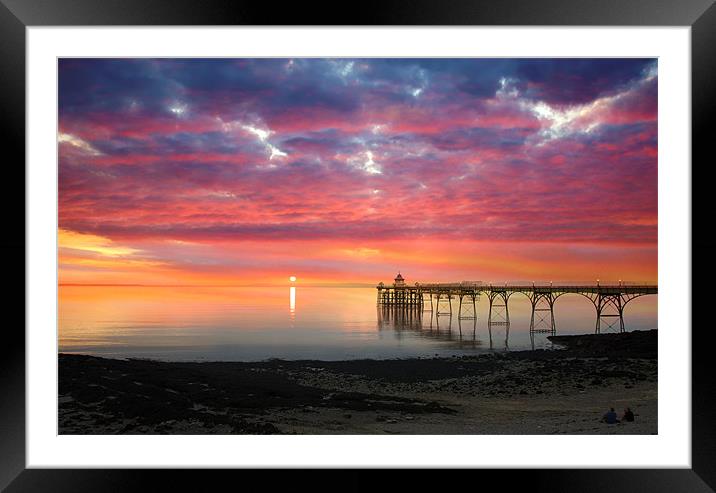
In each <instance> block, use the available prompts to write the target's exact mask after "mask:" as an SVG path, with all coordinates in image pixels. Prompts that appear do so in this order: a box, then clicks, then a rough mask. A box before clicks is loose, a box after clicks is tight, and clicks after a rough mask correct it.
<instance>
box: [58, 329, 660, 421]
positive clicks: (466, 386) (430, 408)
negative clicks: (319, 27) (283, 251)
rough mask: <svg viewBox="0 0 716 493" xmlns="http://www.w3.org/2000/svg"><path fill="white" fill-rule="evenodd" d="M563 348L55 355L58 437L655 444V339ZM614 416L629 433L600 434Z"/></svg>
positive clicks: (563, 340)
mask: <svg viewBox="0 0 716 493" xmlns="http://www.w3.org/2000/svg"><path fill="white" fill-rule="evenodd" d="M552 341H553V342H555V343H557V344H560V345H561V346H563V349H559V350H537V351H519V352H501V353H489V354H483V355H479V356H469V357H454V358H434V359H400V360H352V361H284V360H269V361H264V362H256V363H248V362H246V363H240V362H206V363H173V362H158V361H148V360H115V359H103V358H97V357H92V356H84V355H70V354H60V355H59V433H60V434H247V433H248V434H276V433H283V434H296V433H298V434H656V433H657V432H658V426H657V331H656V330H651V331H635V332H630V333H625V334H604V335H583V336H555V337H553V338H552ZM609 407H614V408H615V409H616V411H617V413H618V414H619V415H620V416H621V414H622V412H623V410H624V408H625V407H630V408H631V409H632V410H633V411H634V412H635V413H636V419H635V421H634V422H629V423H619V424H615V425H608V424H605V423H602V422H601V417H602V415H603V414H604V413H605V412H606V411H607V410H608V408H609Z"/></svg>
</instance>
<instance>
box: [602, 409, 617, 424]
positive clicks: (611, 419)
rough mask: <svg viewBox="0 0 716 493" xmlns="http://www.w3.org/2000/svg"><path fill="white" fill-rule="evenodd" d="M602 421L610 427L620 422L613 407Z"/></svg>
mask: <svg viewBox="0 0 716 493" xmlns="http://www.w3.org/2000/svg"><path fill="white" fill-rule="evenodd" d="M602 421H604V422H605V423H607V424H610V425H613V424H615V423H618V422H619V420H618V419H617V413H616V412H615V411H614V408H613V407H612V408H611V409H609V411H607V413H606V414H605V415H604V416H603V417H602Z"/></svg>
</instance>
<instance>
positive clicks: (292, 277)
mask: <svg viewBox="0 0 716 493" xmlns="http://www.w3.org/2000/svg"><path fill="white" fill-rule="evenodd" d="M288 280H289V281H291V282H296V276H291V277H289V278H288Z"/></svg>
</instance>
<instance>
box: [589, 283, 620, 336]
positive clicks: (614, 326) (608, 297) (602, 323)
mask: <svg viewBox="0 0 716 493" xmlns="http://www.w3.org/2000/svg"><path fill="white" fill-rule="evenodd" d="M625 304H626V303H625V301H624V299H623V298H622V295H621V294H601V293H599V294H598V295H597V298H596V300H595V301H594V306H595V307H596V309H597V324H596V327H595V330H594V332H595V333H596V334H601V333H602V332H616V331H618V332H625V328H624V305H625Z"/></svg>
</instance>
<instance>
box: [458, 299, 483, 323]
mask: <svg viewBox="0 0 716 493" xmlns="http://www.w3.org/2000/svg"><path fill="white" fill-rule="evenodd" d="M459 296H460V308H459V310H458V319H461V320H477V296H479V295H475V294H461V295H459Z"/></svg>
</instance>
